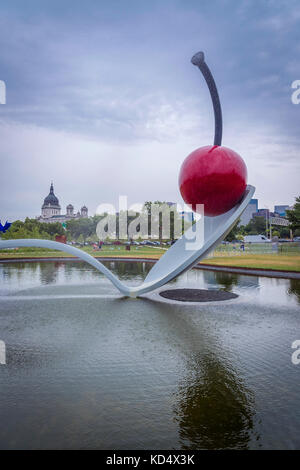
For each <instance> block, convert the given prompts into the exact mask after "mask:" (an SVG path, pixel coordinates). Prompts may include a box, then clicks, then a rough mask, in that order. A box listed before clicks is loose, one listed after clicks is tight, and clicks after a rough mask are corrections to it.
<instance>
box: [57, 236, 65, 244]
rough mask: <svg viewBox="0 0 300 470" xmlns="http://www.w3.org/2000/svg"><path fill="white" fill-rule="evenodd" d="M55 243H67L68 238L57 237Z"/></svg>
mask: <svg viewBox="0 0 300 470" xmlns="http://www.w3.org/2000/svg"><path fill="white" fill-rule="evenodd" d="M55 241H56V242H60V243H67V237H66V236H65V235H56V237H55Z"/></svg>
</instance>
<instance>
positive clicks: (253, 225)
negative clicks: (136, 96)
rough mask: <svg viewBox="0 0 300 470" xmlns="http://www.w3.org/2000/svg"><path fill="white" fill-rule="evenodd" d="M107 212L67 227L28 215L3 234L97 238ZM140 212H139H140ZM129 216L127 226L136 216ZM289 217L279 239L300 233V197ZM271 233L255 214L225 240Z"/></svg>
mask: <svg viewBox="0 0 300 470" xmlns="http://www.w3.org/2000/svg"><path fill="white" fill-rule="evenodd" d="M155 203H156V204H164V203H163V202H159V201H156V202H155ZM150 204H151V203H150V202H149V201H148V202H146V203H145V206H144V207H145V210H146V211H147V212H148V222H149V223H148V233H149V235H150V233H151V216H150ZM106 215H107V214H102V215H94V216H93V217H88V218H82V219H75V220H68V221H67V222H66V227H65V228H64V227H63V225H62V224H61V223H60V222H55V223H50V224H48V223H44V222H40V221H38V220H36V219H30V218H28V217H27V218H26V219H25V221H24V222H22V221H21V220H16V221H14V222H12V225H11V227H10V229H9V230H8V231H7V232H6V233H2V234H1V238H2V239H6V240H7V239H19V238H43V239H48V240H54V239H55V236H56V235H66V236H67V239H68V240H74V241H83V242H85V241H95V242H96V241H98V237H97V233H96V228H97V224H98V222H99V221H100V220H101V219H102V218H103V217H105V216H106ZM137 215H138V214H137ZM137 215H135V216H128V225H129V224H130V222H131V221H132V220H134V219H135V217H136V216H137ZM174 217H181V215H180V214H178V213H174V212H171V219H170V238H171V239H172V238H173V233H174ZM286 218H287V219H288V220H289V222H290V226H289V227H280V226H278V227H277V226H276V227H274V229H273V235H278V236H279V237H280V238H287V237H289V234H290V229H291V230H292V232H293V235H294V236H300V196H299V197H297V198H296V203H295V205H294V207H293V209H291V210H288V211H287V215H286ZM161 225H162V219H161V217H160V219H159V234H160V236H161ZM257 234H264V235H268V233H267V228H266V219H265V217H260V216H257V217H253V219H251V220H250V222H249V223H248V224H247V225H246V226H241V225H240V224H239V223H238V224H236V225H235V227H233V229H232V230H231V232H230V233H229V234H228V235H227V237H226V240H227V241H232V240H234V239H240V238H241V237H243V236H245V235H257ZM116 238H118V215H117V233H116Z"/></svg>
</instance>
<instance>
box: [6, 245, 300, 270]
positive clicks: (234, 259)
mask: <svg viewBox="0 0 300 470" xmlns="http://www.w3.org/2000/svg"><path fill="white" fill-rule="evenodd" d="M82 249H83V250H84V251H86V252H87V253H89V254H90V255H92V256H96V257H101V258H113V257H116V258H152V259H159V258H160V257H161V256H162V255H163V254H164V253H165V249H161V248H154V247H151V246H138V247H136V246H132V247H131V249H130V251H127V250H126V249H125V246H103V247H102V249H101V250H99V251H94V250H93V248H92V247H91V246H88V247H84V248H82ZM57 257H59V258H72V255H68V254H67V253H64V252H61V251H56V250H47V249H41V248H20V249H18V250H0V261H1V259H4V258H6V259H18V258H57ZM202 263H204V264H210V265H216V266H228V267H230V266H233V267H245V268H261V269H279V270H284V271H298V272H300V253H299V252H297V253H293V252H290V253H288V252H286V253H278V254H276V253H274V254H265V253H264V254H255V253H242V252H236V253H234V254H233V253H232V252H230V251H222V252H218V251H216V252H215V256H214V257H212V258H206V259H205V260H203V261H202Z"/></svg>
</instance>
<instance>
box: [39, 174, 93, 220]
mask: <svg viewBox="0 0 300 470" xmlns="http://www.w3.org/2000/svg"><path fill="white" fill-rule="evenodd" d="M87 217H88V208H87V207H86V206H82V208H81V209H80V211H78V212H77V213H74V206H73V205H72V204H68V205H67V207H66V214H61V207H60V205H59V200H58V198H57V197H56V196H55V194H54V187H53V183H51V186H50V192H49V194H48V196H47V197H45V199H44V203H43V205H42V210H41V215H40V216H39V217H37V219H38V220H39V221H40V222H45V223H53V222H60V223H64V222H67V221H68V220H73V219H83V218H87Z"/></svg>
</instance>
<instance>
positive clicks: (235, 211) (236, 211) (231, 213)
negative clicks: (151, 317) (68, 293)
mask: <svg viewBox="0 0 300 470" xmlns="http://www.w3.org/2000/svg"><path fill="white" fill-rule="evenodd" d="M192 63H193V64H194V65H197V66H198V67H199V69H200V70H201V72H202V73H203V75H204V78H205V80H206V82H207V84H208V87H209V90H210V93H211V97H212V101H213V105H214V112H215V141H214V145H215V146H216V147H219V148H222V147H220V146H221V139H222V113H221V106H220V102H219V97H218V92H217V88H216V85H215V82H214V79H213V77H212V75H211V73H210V70H209V69H208V67H207V65H206V63H205V61H204V54H203V53H202V52H201V53H198V54H196V55H195V56H194V57H193V58H192ZM227 150H229V149H227ZM254 192H255V188H254V187H253V186H250V185H248V186H247V187H246V189H245V191H244V194H243V195H242V198H241V200H240V201H239V202H238V203H237V204H236V205H235V206H234V207H232V205H231V207H232V208H231V209H230V210H227V212H225V213H223V214H220V215H217V216H213V217H212V216H210V217H209V216H202V217H204V219H203V218H201V219H200V220H199V221H198V222H196V224H194V225H193V226H192V227H190V228H189V229H188V230H187V231H186V232H185V233H184V235H183V236H182V237H181V238H180V239H179V240H177V241H176V243H174V244H173V245H172V246H171V247H170V248H169V249H168V251H166V253H165V254H164V255H163V256H162V257H161V258H160V259H159V261H157V262H156V264H155V265H154V266H153V267H152V269H151V270H150V271H149V273H148V275H147V277H146V279H145V280H144V282H143V283H142V284H141V285H140V286H134V287H132V286H127V285H126V284H124V283H123V282H121V281H120V280H119V279H118V278H117V277H116V276H115V275H114V274H113V273H112V272H111V271H110V270H109V269H108V268H106V267H105V266H104V265H103V264H102V263H101V262H100V261H98V260H97V259H95V258H94V257H93V256H91V255H89V254H87V253H85V252H84V251H82V250H79V249H78V248H74V247H73V246H70V245H67V244H64V243H59V242H54V241H50V240H40V239H25V240H18V239H14V240H1V241H0V249H5V248H17V247H39V248H49V249H54V250H59V251H64V252H66V253H69V254H71V255H74V256H76V257H78V258H81V259H82V260H84V261H86V262H87V263H89V264H91V265H92V266H94V268H96V269H98V271H100V272H101V273H102V274H104V275H105V276H106V277H107V278H108V279H109V280H110V281H111V282H112V283H113V284H114V286H115V287H116V288H117V289H119V291H120V292H121V293H122V294H124V295H125V296H129V297H137V296H138V295H141V294H145V293H147V292H150V291H152V290H154V289H156V288H158V287H161V286H163V285H164V284H166V283H167V282H169V281H171V280H172V279H174V278H175V277H177V276H179V275H180V274H182V273H183V272H185V271H187V270H188V269H190V268H192V267H193V266H194V265H195V264H197V263H198V262H199V261H200V260H201V259H203V258H205V257H206V256H207V255H208V254H209V253H210V252H211V251H212V250H213V249H214V248H215V247H216V246H217V245H218V244H219V243H220V242H221V241H222V240H223V239H224V238H225V237H226V235H227V234H228V233H229V232H230V230H231V229H232V228H233V226H234V225H235V224H236V222H237V221H238V219H239V218H240V217H241V215H242V213H243V212H244V210H245V209H246V207H247V205H248V204H249V202H250V200H251V198H252V197H253V194H254ZM200 203H201V201H199V204H200ZM201 224H204V225H201ZM202 229H203V230H204V233H203V232H202ZM200 232H201V234H202V235H203V236H196V234H199V233H200Z"/></svg>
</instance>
